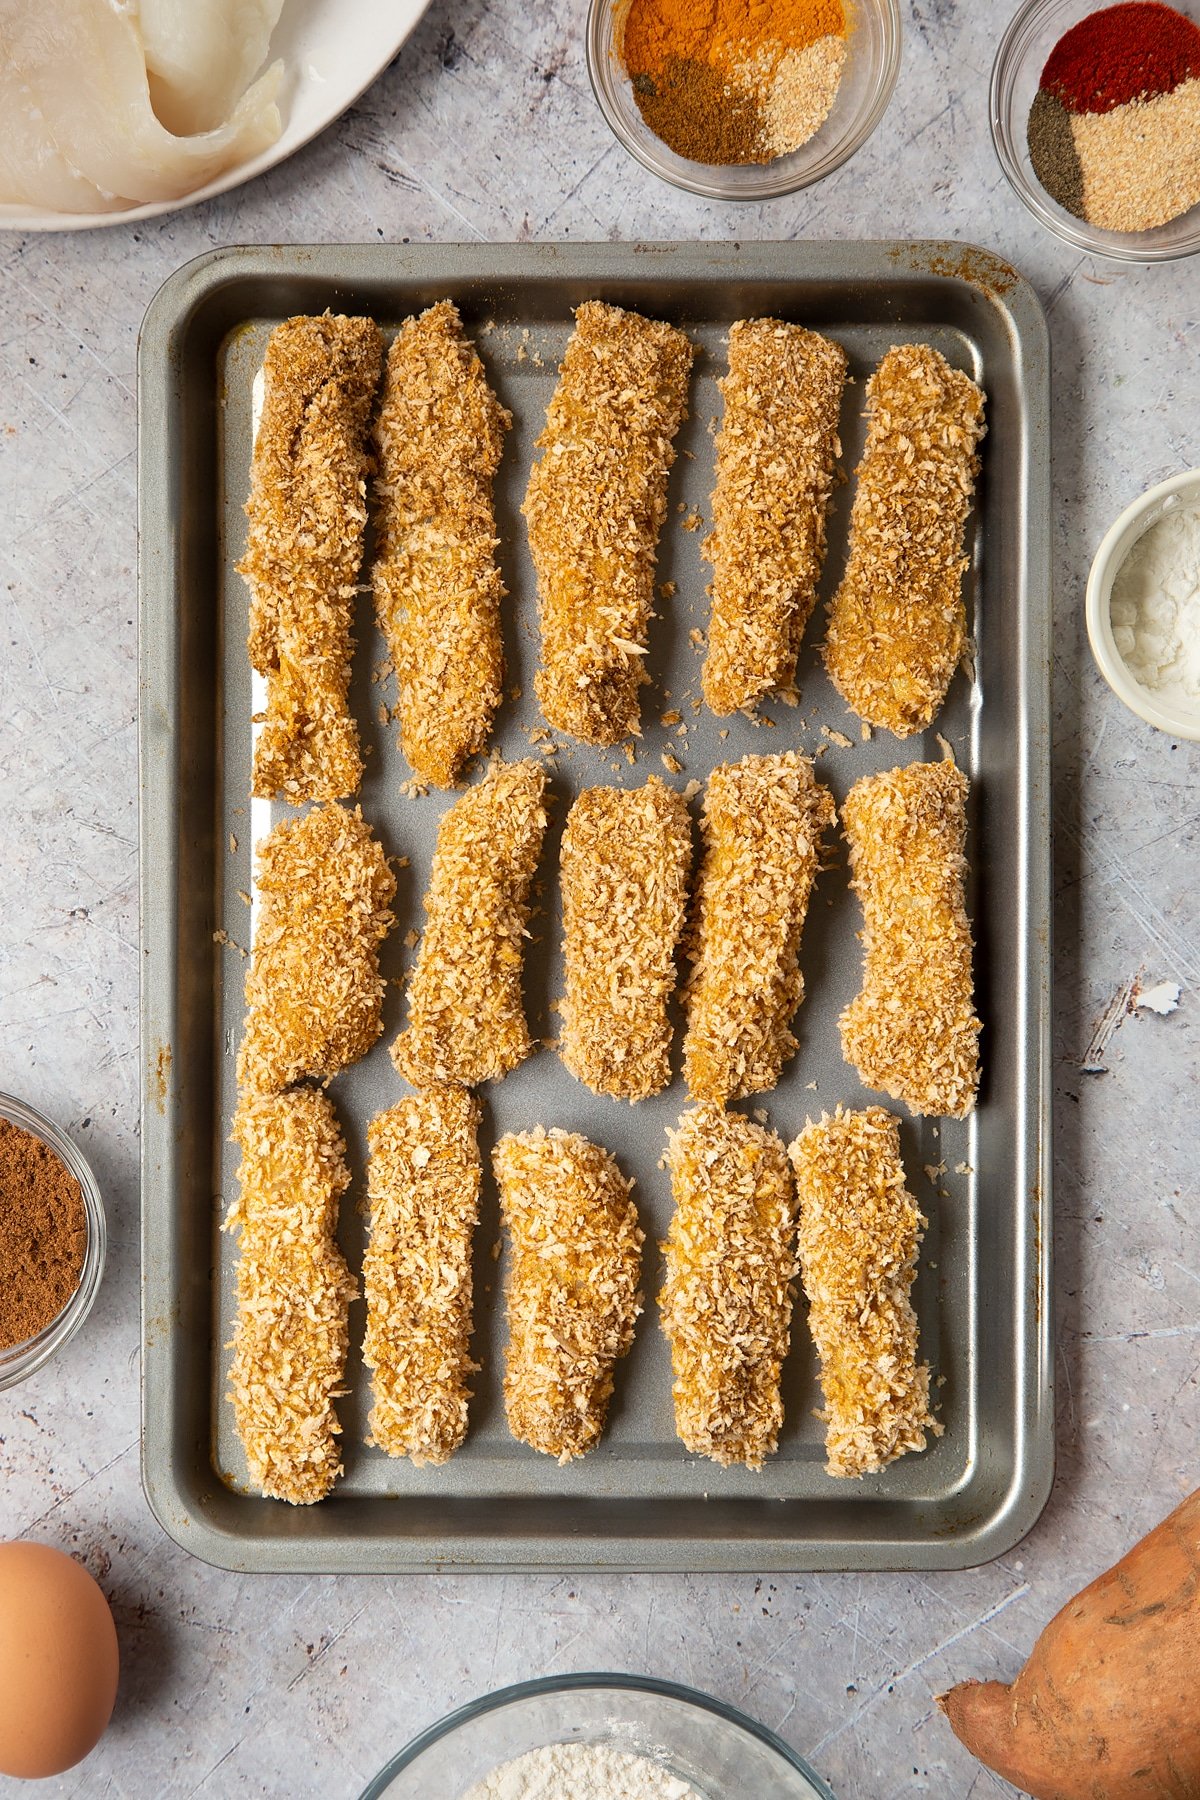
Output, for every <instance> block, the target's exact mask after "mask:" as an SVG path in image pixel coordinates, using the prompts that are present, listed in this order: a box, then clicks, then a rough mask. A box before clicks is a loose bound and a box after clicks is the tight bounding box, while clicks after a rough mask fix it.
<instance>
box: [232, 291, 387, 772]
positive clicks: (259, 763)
mask: <svg viewBox="0 0 1200 1800" xmlns="http://www.w3.org/2000/svg"><path fill="white" fill-rule="evenodd" d="M382 357H383V341H382V339H381V338H380V335H379V328H378V326H376V325H375V324H374V323H373V321H372V320H370V319H347V318H341V317H338V316H335V315H333V314H330V313H324V314H322V315H321V317H319V318H298V319H286V320H285V321H284V323H283V324H282V325H278V326H276V328H275V330H274V331H273V332H272V333H271V339H270V342H269V343H268V345H267V354H266V360H265V362H264V364H263V405H262V416H261V418H260V419H259V424H258V432H257V435H256V437H255V440H254V457H253V461H252V463H251V470H250V499H249V501H248V502H247V505H246V512H247V514H248V515H249V519H250V529H249V533H248V536H247V540H246V554H245V556H244V557H243V558H242V560H241V562H240V563H239V564H238V571H239V573H240V574H242V575H244V576H245V578H246V581H247V582H248V584H249V587H250V661H251V664H252V665H253V667H254V668H255V669H257V670H258V672H259V674H260V675H265V676H266V677H267V710H266V712H265V714H264V715H263V720H262V730H261V732H260V733H259V736H258V741H257V743H256V744H255V747H254V778H253V787H252V790H251V791H252V792H253V793H254V794H256V795H258V796H260V797H261V798H264V799H270V798H271V797H272V796H273V795H275V794H277V793H282V794H283V795H284V797H285V798H286V799H288V800H291V801H293V802H295V803H297V804H299V802H300V801H303V800H340V799H345V798H346V796H347V795H349V794H354V793H356V792H357V791H358V784H359V781H360V779H361V777H362V757H361V755H360V753H359V747H358V727H357V726H356V724H355V723H354V720H353V719H352V718H351V716H350V712H349V708H348V705H347V699H346V696H347V692H348V690H349V686H350V656H351V652H352V650H353V639H352V638H351V635H350V633H351V625H352V623H353V618H354V596H355V593H356V591H357V582H358V571H359V564H360V563H361V562H362V553H363V532H364V529H365V527H366V522H367V507H366V480H367V468H368V461H369V459H368V452H367V427H368V425H369V423H370V416H371V406H372V404H373V402H374V398H375V389H376V388H377V386H378V385H379V369H380V363H381V361H382Z"/></svg>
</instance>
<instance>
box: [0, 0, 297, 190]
mask: <svg viewBox="0 0 1200 1800" xmlns="http://www.w3.org/2000/svg"><path fill="white" fill-rule="evenodd" d="M211 3H212V0H210V4H211ZM268 3H270V0H268ZM183 4H185V0H180V5H181V6H182V5H183ZM196 6H197V10H202V9H201V6H200V3H199V0H196ZM0 68H2V69H3V70H4V91H5V93H6V94H8V93H14V94H16V95H17V97H18V98H19V99H20V101H21V104H20V108H19V111H17V112H15V113H10V112H8V110H7V109H6V110H5V112H4V114H0V137H3V139H4V140H5V153H4V157H3V162H2V163H0V173H4V175H5V179H4V182H3V185H0V202H2V201H10V200H18V201H20V200H24V201H26V202H27V203H29V204H31V205H38V206H46V207H52V208H55V209H61V208H62V196H63V195H64V193H66V192H67V191H68V189H73V187H74V184H71V183H69V182H64V173H66V174H68V175H69V174H70V172H72V171H73V172H74V173H75V174H76V175H78V176H79V177H81V178H82V180H83V182H84V183H87V184H90V185H91V187H93V188H94V189H95V190H96V192H95V195H94V196H92V197H90V203H89V195H88V192H87V188H86V186H85V187H83V188H82V189H79V190H77V191H73V192H71V193H70V197H69V200H68V204H69V205H70V208H71V210H72V211H78V212H99V211H106V210H109V209H110V208H111V206H112V197H113V196H120V198H121V199H123V200H124V201H126V202H128V203H139V202H143V201H155V200H180V199H182V198H183V197H184V196H185V195H186V194H189V193H192V192H193V191H194V190H195V189H196V188H198V187H203V186H204V184H205V183H206V182H208V181H211V180H212V179H213V178H214V177H215V176H217V175H219V174H221V173H223V171H224V170H226V169H228V168H231V167H233V166H234V165H236V164H237V163H241V162H245V161H247V160H248V159H249V158H250V157H252V156H256V155H257V154H258V152H259V151H260V150H265V149H266V148H267V147H268V145H270V144H273V143H274V141H275V139H276V138H277V137H278V136H279V132H280V128H281V122H280V117H279V109H278V107H277V106H276V105H275V96H276V94H277V92H278V90H279V85H280V82H281V80H282V78H283V65H282V63H274V64H272V66H271V67H270V68H269V69H268V70H267V71H266V73H265V74H264V75H262V76H261V77H260V78H259V80H258V81H256V82H255V83H254V85H253V87H251V88H250V89H249V90H248V91H247V92H246V93H245V94H244V95H243V96H242V98H241V99H240V100H239V101H238V103H237V105H236V106H235V107H234V109H233V112H232V114H231V116H230V117H229V118H228V119H227V120H226V121H225V123H223V124H222V125H220V126H218V127H216V128H215V129H213V130H210V131H204V132H200V133H197V134H195V135H190V136H186V137H177V136H176V135H175V134H174V133H173V132H171V131H168V130H167V128H166V126H165V125H163V124H162V122H161V121H160V120H159V119H158V118H157V117H156V116H155V113H154V110H153V108H152V106H151V103H150V88H149V78H148V76H147V72H146V56H145V49H144V46H143V43H142V37H141V32H140V29H139V25H138V17H137V12H136V10H135V9H134V8H133V7H122V6H120V5H119V4H116V3H112V4H110V0H41V3H40V4H30V0H0ZM10 84H12V85H11V86H10ZM39 139H40V140H41V144H42V146H43V147H42V148H41V149H39V148H38V141H39ZM22 144H23V145H24V147H23V148H20V149H14V146H19V145H22ZM14 162H15V177H16V178H19V182H20V186H21V187H22V188H23V190H24V191H9V177H8V174H7V171H8V169H9V165H10V163H14ZM14 186H16V180H15V179H14Z"/></svg>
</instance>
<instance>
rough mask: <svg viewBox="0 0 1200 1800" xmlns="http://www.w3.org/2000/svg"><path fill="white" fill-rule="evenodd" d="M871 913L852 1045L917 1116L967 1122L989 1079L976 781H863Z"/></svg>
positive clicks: (846, 1032) (856, 811)
mask: <svg viewBox="0 0 1200 1800" xmlns="http://www.w3.org/2000/svg"><path fill="white" fill-rule="evenodd" d="M842 823H843V825H844V826H845V831H846V841H847V843H848V844H849V846H850V872H851V877H852V886H853V888H854V891H855V893H856V894H857V895H858V898H859V902H860V904H861V906H862V909H863V931H862V941H863V985H862V992H861V993H860V994H858V996H857V997H856V998H855V999H854V1000H852V1001H851V1002H850V1004H849V1006H848V1007H846V1009H845V1011H844V1012H843V1013H842V1016H841V1019H840V1020H839V1024H840V1026H841V1032H842V1053H843V1055H844V1056H845V1058H846V1061H847V1062H849V1063H853V1065H854V1067H855V1068H856V1069H857V1070H858V1072H859V1074H860V1075H861V1076H862V1079H863V1080H864V1081H865V1082H866V1084H867V1086H868V1087H873V1088H882V1090H883V1092H884V1093H885V1094H891V1095H892V1097H893V1099H896V1100H902V1101H903V1102H904V1104H905V1105H906V1106H907V1107H908V1109H909V1111H910V1112H914V1113H932V1114H937V1115H944V1116H947V1117H950V1118H955V1119H962V1118H965V1117H966V1115H967V1114H968V1113H969V1112H970V1111H971V1108H972V1107H973V1106H974V1104H975V1094H976V1090H977V1088H978V1086H979V1033H980V1030H981V1026H980V1023H979V1020H978V1018H977V1017H976V1014H975V1005H974V982H973V980H972V976H971V948H972V938H971V926H970V922H969V920H968V918H967V912H966V906H965V904H964V900H963V880H964V877H965V875H966V869H967V862H966V857H965V856H964V854H963V847H964V844H965V842H966V834H967V778H966V776H965V775H964V774H963V772H962V770H961V769H958V768H956V767H955V765H954V764H953V763H952V762H949V761H946V762H936V763H910V764H909V765H908V767H907V768H903V769H890V770H888V771H887V772H886V773H885V774H882V775H868V776H866V777H864V779H863V780H862V781H859V782H856V783H855V785H854V786H853V787H852V788H851V789H850V792H849V793H848V794H847V796H846V800H845V804H844V806H843V807H842Z"/></svg>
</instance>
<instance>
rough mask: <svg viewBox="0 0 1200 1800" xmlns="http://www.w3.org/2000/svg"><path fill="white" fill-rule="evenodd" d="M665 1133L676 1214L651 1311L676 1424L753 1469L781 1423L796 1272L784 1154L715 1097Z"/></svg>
mask: <svg viewBox="0 0 1200 1800" xmlns="http://www.w3.org/2000/svg"><path fill="white" fill-rule="evenodd" d="M667 1142H668V1149H667V1163H668V1165H669V1167H670V1170H671V1192H672V1194H673V1195H674V1198H675V1216H674V1217H673V1219H672V1220H671V1228H670V1231H669V1233H668V1236H667V1241H666V1243H665V1244H664V1245H663V1252H664V1254H665V1256H666V1263H667V1278H666V1282H665V1283H664V1286H663V1290H662V1293H661V1294H660V1295H659V1308H660V1312H661V1316H662V1328H663V1330H664V1332H665V1333H666V1335H667V1337H668V1338H669V1339H670V1343H671V1364H672V1367H673V1368H674V1371H675V1388H674V1393H675V1429H676V1430H677V1431H678V1433H679V1436H680V1438H681V1439H682V1441H683V1443H684V1444H685V1445H686V1446H687V1448H688V1449H689V1450H691V1451H694V1452H695V1453H696V1454H697V1455H700V1456H711V1457H712V1458H713V1460H714V1462H719V1463H722V1464H725V1465H726V1466H728V1465H729V1464H730V1463H745V1464H746V1466H747V1467H748V1468H751V1469H761V1468H762V1466H763V1461H764V1458H766V1457H768V1456H770V1455H772V1453H773V1452H774V1450H775V1448H776V1446H777V1445H778V1443H779V1430H780V1427H781V1425H782V1424H783V1401H782V1399H781V1397H780V1392H779V1381H780V1374H781V1371H782V1369H783V1362H784V1358H785V1357H786V1355H787V1353H788V1343H789V1341H790V1335H791V1320H792V1296H793V1292H794V1289H793V1285H792V1284H793V1281H794V1278H795V1275H796V1269H797V1263H796V1253H795V1239H796V1207H795V1197H794V1190H793V1184H792V1172H791V1169H790V1168H789V1167H788V1159H787V1151H786V1150H785V1149H784V1147H783V1143H782V1141H781V1140H780V1139H779V1138H778V1137H777V1136H776V1135H775V1133H774V1132H773V1131H768V1130H766V1129H764V1127H762V1126H761V1125H756V1124H754V1123H753V1122H752V1121H751V1120H750V1119H747V1118H744V1117H743V1116H742V1114H741V1113H737V1112H725V1111H724V1110H723V1109H722V1108H721V1107H720V1106H715V1105H705V1106H698V1107H694V1108H693V1109H692V1111H691V1112H686V1113H684V1115H683V1117H682V1118H681V1119H680V1121H679V1126H678V1129H677V1130H675V1131H669V1132H668V1133H667Z"/></svg>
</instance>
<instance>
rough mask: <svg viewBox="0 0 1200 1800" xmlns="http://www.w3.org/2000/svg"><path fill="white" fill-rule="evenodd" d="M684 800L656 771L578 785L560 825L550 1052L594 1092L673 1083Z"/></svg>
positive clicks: (641, 1095)
mask: <svg viewBox="0 0 1200 1800" xmlns="http://www.w3.org/2000/svg"><path fill="white" fill-rule="evenodd" d="M691 867H692V824H691V819H690V818H689V816H688V809H687V801H686V800H685V799H684V797H683V795H682V794H679V793H676V792H675V790H674V789H673V788H669V787H667V785H666V784H665V782H662V781H659V780H658V778H657V777H656V776H653V775H652V776H651V777H650V779H649V780H648V781H647V782H646V783H645V784H644V785H643V786H642V787H637V788H631V789H622V788H614V787H597V788H586V789H585V790H584V792H583V793H581V794H580V796H579V798H578V799H577V800H576V802H575V804H574V806H572V808H571V811H570V813H569V814H568V816H567V825H566V830H565V831H564V832H563V840H562V853H561V858H560V878H561V882H562V903H563V959H564V964H565V976H566V980H565V988H564V993H563V1003H562V1033H561V1038H560V1043H559V1051H560V1054H561V1056H562V1059H563V1062H564V1063H565V1064H566V1066H567V1068H568V1069H569V1070H570V1071H571V1074H572V1075H574V1076H576V1077H577V1078H578V1080H580V1081H582V1082H585V1083H586V1084H587V1086H588V1087H590V1088H591V1089H592V1091H593V1093H597V1094H612V1095H614V1096H615V1097H616V1098H618V1099H623V1100H644V1099H645V1098H646V1096H647V1095H649V1094H657V1093H660V1092H661V1090H662V1089H663V1088H665V1087H666V1086H667V1084H668V1082H669V1081H670V1079H671V1031H672V1027H671V1021H670V1019H669V1017H668V1014H667V1003H668V1001H669V1000H670V998H671V995H672V994H673V993H674V991H675V980H676V969H675V946H676V944H677V943H678V941H679V934H680V932H681V931H682V929H683V922H684V917H685V914H686V911H687V897H688V876H689V874H690V873H691Z"/></svg>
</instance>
